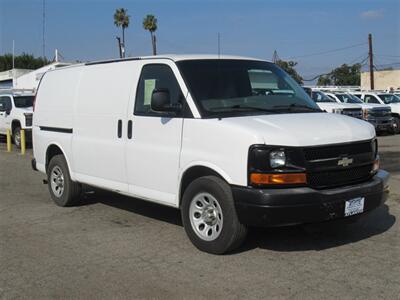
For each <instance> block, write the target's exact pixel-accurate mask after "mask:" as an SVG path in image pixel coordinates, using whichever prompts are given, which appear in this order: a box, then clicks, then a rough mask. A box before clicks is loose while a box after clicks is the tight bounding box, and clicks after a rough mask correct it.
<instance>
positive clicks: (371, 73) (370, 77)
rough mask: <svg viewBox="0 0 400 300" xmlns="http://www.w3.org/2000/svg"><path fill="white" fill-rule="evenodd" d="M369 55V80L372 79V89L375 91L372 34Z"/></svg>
mask: <svg viewBox="0 0 400 300" xmlns="http://www.w3.org/2000/svg"><path fill="white" fill-rule="evenodd" d="M368 46H369V50H368V55H369V79H370V89H371V90H373V89H374V54H373V51H372V34H368Z"/></svg>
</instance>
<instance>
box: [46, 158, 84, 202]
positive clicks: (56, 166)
mask: <svg viewBox="0 0 400 300" xmlns="http://www.w3.org/2000/svg"><path fill="white" fill-rule="evenodd" d="M56 171H57V173H59V171H61V174H62V176H63V180H62V182H63V190H62V192H61V194H57V193H56V191H54V190H53V187H52V182H53V183H54V184H55V182H56V181H57V180H54V177H52V173H54V174H56V173H55V172H56ZM54 176H55V175H54ZM47 181H48V188H49V192H50V195H51V198H52V199H53V201H54V202H55V203H56V204H57V205H58V206H62V207H65V206H73V205H74V204H76V203H77V202H78V201H79V196H80V194H81V184H79V183H77V182H73V181H72V180H71V176H70V174H69V170H68V165H67V161H66V160H65V157H64V155H55V156H54V157H53V158H52V159H51V160H50V163H49V166H48V167H47Z"/></svg>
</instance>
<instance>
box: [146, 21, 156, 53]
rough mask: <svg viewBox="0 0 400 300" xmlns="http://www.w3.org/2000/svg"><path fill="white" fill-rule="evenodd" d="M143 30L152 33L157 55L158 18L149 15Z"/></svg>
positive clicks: (154, 50)
mask: <svg viewBox="0 0 400 300" xmlns="http://www.w3.org/2000/svg"><path fill="white" fill-rule="evenodd" d="M143 28H144V29H145V30H148V31H149V32H150V35H151V44H152V46H153V55H157V45H156V34H155V32H156V30H157V18H156V17H155V16H153V15H147V16H146V17H145V18H144V19H143Z"/></svg>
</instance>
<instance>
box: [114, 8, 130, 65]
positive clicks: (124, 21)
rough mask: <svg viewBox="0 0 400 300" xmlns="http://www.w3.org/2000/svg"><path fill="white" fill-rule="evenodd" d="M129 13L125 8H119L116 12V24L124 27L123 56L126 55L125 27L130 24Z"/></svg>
mask: <svg viewBox="0 0 400 300" xmlns="http://www.w3.org/2000/svg"><path fill="white" fill-rule="evenodd" d="M127 13H128V10H127V9H125V8H118V9H116V10H115V13H114V25H115V26H117V27H121V28H122V45H123V48H124V51H123V57H125V28H128V26H129V15H128V14H127Z"/></svg>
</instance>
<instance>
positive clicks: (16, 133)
mask: <svg viewBox="0 0 400 300" xmlns="http://www.w3.org/2000/svg"><path fill="white" fill-rule="evenodd" d="M12 140H13V143H14V145H15V147H17V148H18V149H21V127H19V126H17V127H15V128H14V130H13V132H12Z"/></svg>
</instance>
